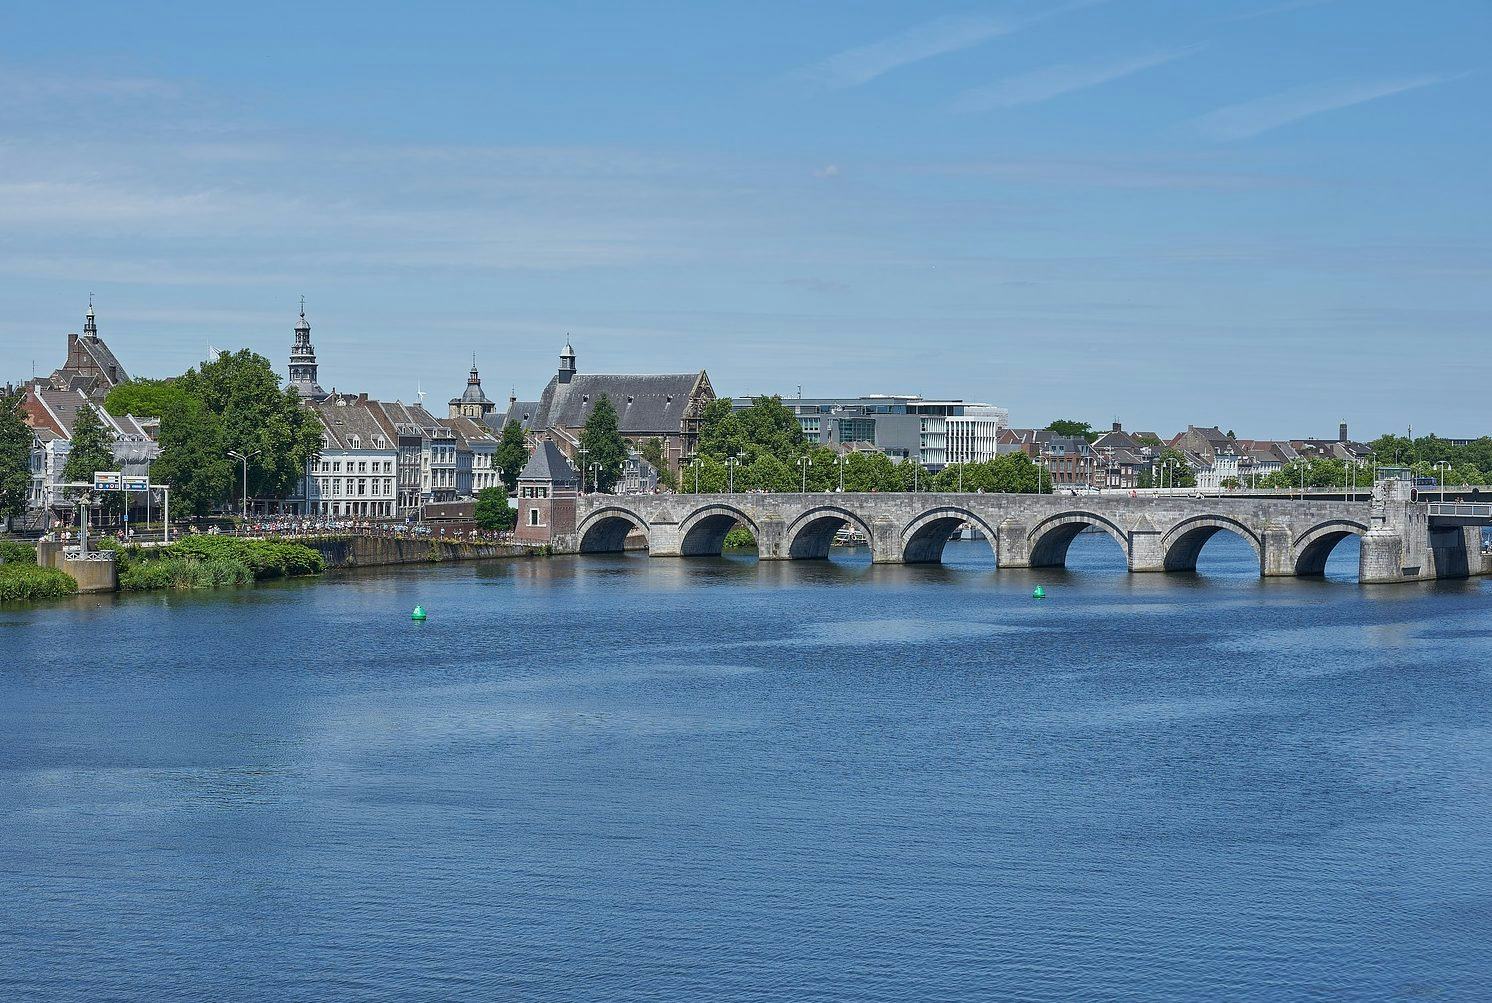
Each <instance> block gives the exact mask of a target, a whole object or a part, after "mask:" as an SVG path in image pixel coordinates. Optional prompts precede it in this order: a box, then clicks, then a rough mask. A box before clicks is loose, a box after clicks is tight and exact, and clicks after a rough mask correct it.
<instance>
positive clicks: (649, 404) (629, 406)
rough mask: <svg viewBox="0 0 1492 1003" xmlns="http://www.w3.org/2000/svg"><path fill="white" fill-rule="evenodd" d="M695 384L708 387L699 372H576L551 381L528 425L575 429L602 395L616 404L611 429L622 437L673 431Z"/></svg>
mask: <svg viewBox="0 0 1492 1003" xmlns="http://www.w3.org/2000/svg"><path fill="white" fill-rule="evenodd" d="M701 382H704V383H705V384H706V385H708V377H706V376H705V374H704V373H703V372H698V373H659V374H654V375H641V376H630V375H619V374H611V373H590V374H586V373H579V374H576V375H575V376H572V377H571V378H570V380H569V382H568V383H561V382H560V381H559V380H558V379H552V380H550V381H549V385H548V386H547V387H545V388H544V394H543V396H541V397H540V398H539V406H538V409H537V412H536V413H535V415H534V420H533V426H534V427H535V428H539V429H546V428H579V427H581V426H582V425H584V424H585V420H586V419H587V418H589V417H590V415H591V410H592V409H593V408H594V407H595V406H596V401H597V400H599V399H600V397H601V395H602V394H605V395H607V396H608V397H610V398H611V404H612V406H613V407H615V408H616V413H617V430H618V431H620V432H621V433H622V434H623V435H644V434H649V433H651V434H656V435H662V434H667V433H670V432H673V433H677V432H678V430H679V429H680V428H681V427H682V426H683V424H684V418H685V415H686V414H687V412H688V409H689V402H690V401H691V399H692V398H693V395H694V391H695V388H696V387H697V386H699V385H700V383H701Z"/></svg>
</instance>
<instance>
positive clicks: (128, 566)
mask: <svg viewBox="0 0 1492 1003" xmlns="http://www.w3.org/2000/svg"><path fill="white" fill-rule="evenodd" d="M102 546H107V547H110V548H111V549H113V550H114V551H115V552H116V554H117V555H118V556H117V560H118V561H119V588H120V590H121V591H124V592H145V591H150V590H152V589H214V588H223V587H226V586H233V585H248V584H251V583H252V582H256V581H264V580H266V579H270V578H296V577H299V576H302V575H319V574H321V573H322V572H323V571H325V570H326V559H325V558H324V557H322V556H321V554H320V553H319V552H318V551H315V550H312V549H311V548H310V547H307V546H304V545H303V544H299V543H275V542H273V541H270V540H240V539H237V538H235V537H228V536H189V537H187V538H186V539H184V540H178V541H177V542H175V543H173V544H170V545H169V546H165V547H140V546H128V547H122V546H119V545H118V544H116V543H112V542H106V543H104V544H102Z"/></svg>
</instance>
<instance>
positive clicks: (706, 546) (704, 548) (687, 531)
mask: <svg viewBox="0 0 1492 1003" xmlns="http://www.w3.org/2000/svg"><path fill="white" fill-rule="evenodd" d="M737 524H739V525H742V526H745V527H746V528H747V529H749V530H751V535H752V536H754V537H757V538H758V539H760V537H761V533H760V531H759V530H758V529H757V527H756V523H755V522H754V521H753V520H752V519H751V517H750V516H748V515H747V514H746V513H745V512H742V511H741V510H740V509H738V508H736V507H735V506H734V505H721V504H716V505H706V506H705V507H704V508H700V509H697V510H695V511H693V512H691V513H689V515H688V516H686V517H685V518H684V521H683V522H681V523H679V553H680V554H681V555H683V556H684V557H719V556H721V555H722V554H724V553H725V535H726V534H727V533H729V532H730V531H731V530H732V529H733V528H735V526H736V525H737Z"/></svg>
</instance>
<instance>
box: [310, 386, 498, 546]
mask: <svg viewBox="0 0 1492 1003" xmlns="http://www.w3.org/2000/svg"><path fill="white" fill-rule="evenodd" d="M303 406H304V407H306V408H307V409H308V410H310V411H311V413H312V414H314V415H315V416H316V419H317V421H318V422H319V423H320V425H321V429H322V437H321V452H320V455H319V456H318V457H317V458H316V459H315V460H314V461H312V462H311V464H310V465H309V469H308V470H307V471H306V477H305V481H304V483H303V485H302V490H301V492H300V497H299V498H298V499H292V500H291V502H290V503H289V504H290V507H291V508H292V510H296V511H300V512H301V513H303V514H306V515H315V516H353V517H357V518H367V519H408V518H411V517H417V516H418V514H419V513H420V511H421V509H422V508H423V507H424V506H425V505H428V504H431V503H437V502H451V501H458V500H464V499H468V498H472V497H474V496H475V495H476V493H477V492H478V491H481V490H482V489H483V488H489V487H498V486H500V485H501V483H502V479H501V476H500V474H499V471H498V468H497V466H496V464H495V463H494V461H493V457H494V454H495V453H496V450H497V437H496V436H494V435H493V434H492V433H491V431H490V430H489V429H488V428H487V427H486V426H484V425H482V424H481V423H480V422H476V421H473V420H472V419H470V418H467V417H464V416H456V417H451V418H437V417H435V416H434V415H433V414H431V413H430V412H429V411H428V410H426V409H425V408H424V407H423V406H422V405H419V404H405V403H402V402H399V401H393V402H386V401H377V400H371V399H369V397H368V395H367V394H357V395H353V394H337V393H332V394H327V395H325V396H323V397H321V398H319V399H314V400H313V399H307V400H304V401H303Z"/></svg>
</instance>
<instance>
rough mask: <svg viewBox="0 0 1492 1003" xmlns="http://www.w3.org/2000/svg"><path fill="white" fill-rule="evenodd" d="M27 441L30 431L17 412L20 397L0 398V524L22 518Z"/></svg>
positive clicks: (27, 469)
mask: <svg viewBox="0 0 1492 1003" xmlns="http://www.w3.org/2000/svg"><path fill="white" fill-rule="evenodd" d="M31 440H32V433H31V428H30V426H28V425H27V424H26V417H25V414H24V412H22V410H21V394H20V393H13V394H0V521H5V520H8V519H14V518H17V517H19V516H22V515H25V514H26V494H27V492H28V491H29V490H30V488H31Z"/></svg>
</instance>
